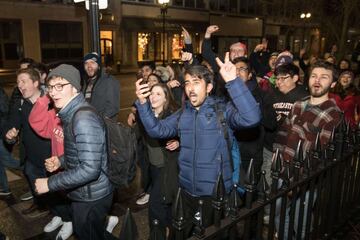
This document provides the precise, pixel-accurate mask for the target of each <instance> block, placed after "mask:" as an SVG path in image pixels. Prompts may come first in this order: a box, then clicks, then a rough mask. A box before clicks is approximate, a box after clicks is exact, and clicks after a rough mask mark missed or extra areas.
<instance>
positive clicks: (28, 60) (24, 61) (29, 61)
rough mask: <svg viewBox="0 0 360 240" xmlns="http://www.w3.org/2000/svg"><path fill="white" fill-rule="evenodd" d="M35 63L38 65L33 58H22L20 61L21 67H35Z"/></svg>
mask: <svg viewBox="0 0 360 240" xmlns="http://www.w3.org/2000/svg"><path fill="white" fill-rule="evenodd" d="M35 63H36V62H35V60H34V59H32V58H22V59H20V61H19V65H21V64H29V65H34V64H35Z"/></svg>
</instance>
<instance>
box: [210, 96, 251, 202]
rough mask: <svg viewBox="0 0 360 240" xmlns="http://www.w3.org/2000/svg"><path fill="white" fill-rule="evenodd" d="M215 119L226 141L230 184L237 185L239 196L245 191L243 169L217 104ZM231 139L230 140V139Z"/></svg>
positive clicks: (235, 143) (238, 152)
mask: <svg viewBox="0 0 360 240" xmlns="http://www.w3.org/2000/svg"><path fill="white" fill-rule="evenodd" d="M215 111H216V119H217V121H218V123H219V124H220V126H221V131H222V132H223V135H224V138H225V140H226V145H227V149H228V153H229V157H230V164H231V168H232V182H233V184H236V185H237V191H238V192H239V193H240V194H241V195H244V194H245V189H244V188H243V187H242V186H243V185H244V183H243V179H244V177H245V174H244V171H243V168H242V167H241V156H240V148H239V145H238V143H237V141H236V138H235V136H234V134H232V135H230V134H229V131H228V129H229V127H228V125H227V123H226V119H225V112H224V111H223V110H222V108H221V106H220V104H219V103H217V104H216V105H215ZM230 138H231V139H230Z"/></svg>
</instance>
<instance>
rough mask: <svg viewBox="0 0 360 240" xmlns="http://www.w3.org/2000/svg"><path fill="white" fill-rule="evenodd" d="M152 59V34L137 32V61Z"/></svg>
mask: <svg viewBox="0 0 360 240" xmlns="http://www.w3.org/2000/svg"><path fill="white" fill-rule="evenodd" d="M153 59H154V34H153V33H144V32H139V33H138V61H139V62H142V61H148V60H153Z"/></svg>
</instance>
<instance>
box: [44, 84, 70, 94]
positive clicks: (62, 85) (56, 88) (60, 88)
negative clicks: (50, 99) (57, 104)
mask: <svg viewBox="0 0 360 240" xmlns="http://www.w3.org/2000/svg"><path fill="white" fill-rule="evenodd" d="M69 84H70V83H64V84H60V83H58V84H55V85H47V89H48V91H49V92H51V91H52V90H53V89H55V90H56V91H61V90H63V88H64V86H66V85H69Z"/></svg>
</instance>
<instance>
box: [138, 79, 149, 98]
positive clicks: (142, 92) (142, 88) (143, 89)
mask: <svg viewBox="0 0 360 240" xmlns="http://www.w3.org/2000/svg"><path fill="white" fill-rule="evenodd" d="M142 80H143V79H142V78H140V79H139V80H137V81H136V82H135V86H136V91H135V94H136V96H137V98H138V99H139V101H140V103H141V104H144V103H146V101H147V100H146V98H147V97H149V96H150V88H149V85H148V84H147V83H144V84H140V83H141V82H142Z"/></svg>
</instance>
